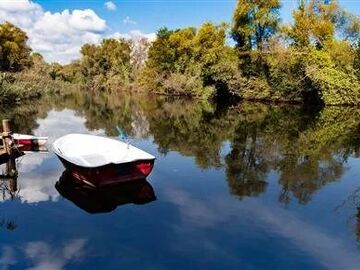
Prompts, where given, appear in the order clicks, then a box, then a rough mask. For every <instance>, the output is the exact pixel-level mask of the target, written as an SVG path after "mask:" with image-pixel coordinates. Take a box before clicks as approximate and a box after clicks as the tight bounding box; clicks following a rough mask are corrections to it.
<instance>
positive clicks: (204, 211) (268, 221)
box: [165, 190, 360, 269]
mask: <svg viewBox="0 0 360 270" xmlns="http://www.w3.org/2000/svg"><path fill="white" fill-rule="evenodd" d="M165 199H166V200H168V201H170V202H172V203H174V204H176V205H178V206H179V209H180V213H181V218H182V219H183V223H182V224H181V227H180V230H193V229H194V230H197V229H199V228H204V227H216V226H222V224H229V223H232V222H236V219H237V221H239V219H240V218H241V219H242V220H244V218H246V220H245V221H243V222H247V221H249V222H251V224H252V226H257V227H259V229H260V230H264V231H267V232H272V233H273V234H277V235H279V236H281V237H283V238H285V239H288V240H289V241H291V242H292V243H293V244H294V245H295V246H297V247H298V248H299V249H301V250H303V251H304V252H306V253H307V254H309V256H312V257H314V258H315V259H316V260H317V261H318V262H319V263H320V264H322V265H323V266H324V267H326V268H328V269H358V267H359V265H360V255H359V254H358V253H355V252H353V251H352V250H351V249H350V248H348V247H347V246H346V244H345V242H344V241H342V240H341V239H340V238H336V237H334V236H332V235H328V234H326V233H325V232H322V231H321V230H320V229H319V228H317V227H316V226H314V225H311V224H308V223H306V222H304V221H302V220H300V219H299V218H298V217H296V216H295V215H293V214H291V213H290V212H288V211H286V210H284V209H282V208H279V207H275V206H274V207H272V206H267V205H263V204H259V203H258V202H256V201H253V200H249V201H247V202H236V201H235V202H234V200H232V199H229V198H214V199H213V200H211V201H209V200H207V201H206V202H205V201H202V200H199V199H197V198H193V197H192V196H191V195H190V194H188V193H186V192H183V191H174V190H166V198H165ZM240 213H241V214H240ZM189 223H190V224H191V226H190V227H188V224H189ZM225 229H226V228H225ZM204 241H207V239H205V240H204ZM200 242H201V241H198V242H197V243H200ZM213 245H215V244H213ZM229 255H230V254H229Z"/></svg>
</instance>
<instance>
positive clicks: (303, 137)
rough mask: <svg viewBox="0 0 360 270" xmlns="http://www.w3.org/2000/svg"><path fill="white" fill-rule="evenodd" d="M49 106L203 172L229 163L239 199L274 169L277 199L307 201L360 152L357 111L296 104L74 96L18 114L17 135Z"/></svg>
mask: <svg viewBox="0 0 360 270" xmlns="http://www.w3.org/2000/svg"><path fill="white" fill-rule="evenodd" d="M34 107H35V109H34ZM51 108H56V109H64V108H69V109H72V110H74V111H76V112H77V113H78V114H79V115H81V116H84V117H85V119H86V123H85V124H86V127H87V128H89V129H90V130H95V129H104V130H105V132H106V133H107V134H108V135H111V136H116V135H118V134H117V132H118V131H117V129H116V127H117V126H118V127H120V128H121V129H122V130H124V131H125V132H126V133H127V134H128V135H130V136H132V137H138V138H148V137H150V136H152V137H153V139H154V142H155V143H156V144H157V145H158V147H159V151H160V152H161V153H165V154H166V153H167V152H169V151H177V152H179V153H181V154H182V155H185V156H191V157H194V159H195V161H196V163H197V165H198V166H199V167H200V168H202V169H207V168H221V167H223V166H225V168H226V175H227V178H228V183H229V188H230V190H231V192H232V193H234V194H237V195H238V196H240V197H244V196H255V195H259V194H261V193H262V192H264V191H265V189H266V186H267V182H266V181H267V180H266V178H267V176H268V173H269V172H270V171H276V172H278V173H279V184H280V185H281V187H282V191H281V193H280V195H279V199H280V201H282V202H284V203H289V202H290V200H291V197H294V198H296V199H297V200H298V201H299V202H301V203H307V202H309V201H310V200H311V196H312V194H314V193H315V192H316V191H317V190H319V189H321V188H322V187H323V186H324V185H326V184H327V183H329V182H332V181H335V180H337V179H339V178H340V177H341V175H342V173H343V172H344V164H345V163H346V160H347V158H348V157H349V156H359V153H360V150H359V149H360V147H359V145H360V110H359V109H356V108H325V109H323V110H322V111H321V112H318V113H310V114H309V113H304V112H303V111H302V109H301V107H296V106H280V105H279V106H274V105H273V106H269V105H264V104H255V103H241V104H239V105H237V106H235V107H231V108H229V107H227V108H225V109H224V110H220V109H219V107H216V105H213V104H210V103H208V102H201V101H191V100H186V99H172V100H168V99H163V98H155V97H148V96H146V97H144V96H143V95H142V96H141V95H137V94H131V95H130V94H124V95H120V94H112V93H108V94H107V93H97V94H96V95H84V94H81V93H73V94H72V95H69V96H64V97H58V98H53V97H52V98H48V97H45V98H43V99H42V100H41V101H39V104H38V105H36V106H19V107H18V108H16V109H14V110H13V114H12V115H13V116H12V118H13V119H15V123H14V130H15V129H16V131H18V130H21V131H22V132H26V133H30V132H31V131H32V129H34V128H35V127H36V119H37V118H38V117H44V115H45V116H46V113H47V111H48V110H49V109H51ZM34 110H39V111H38V112H36V113H35V112H34ZM0 115H1V114H0ZM27 131H29V132H27ZM227 141H230V143H231V151H230V153H227V155H226V157H225V160H223V157H222V156H221V149H222V146H223V145H224V142H227ZM224 163H225V164H224Z"/></svg>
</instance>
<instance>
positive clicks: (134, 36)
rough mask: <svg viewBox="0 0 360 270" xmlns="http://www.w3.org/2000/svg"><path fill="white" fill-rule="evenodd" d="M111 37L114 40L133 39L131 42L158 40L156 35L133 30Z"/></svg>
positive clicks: (114, 34)
mask: <svg viewBox="0 0 360 270" xmlns="http://www.w3.org/2000/svg"><path fill="white" fill-rule="evenodd" d="M109 37H112V38H125V39H131V40H135V41H136V40H139V39H141V38H146V39H148V40H149V41H150V42H152V41H154V40H155V39H156V33H148V34H145V33H143V32H141V31H140V30H132V31H130V32H128V33H120V32H115V33H113V34H111V35H110V36H109Z"/></svg>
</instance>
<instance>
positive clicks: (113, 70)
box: [0, 0, 360, 105]
mask: <svg viewBox="0 0 360 270" xmlns="http://www.w3.org/2000/svg"><path fill="white" fill-rule="evenodd" d="M280 7H281V2H280V1H278V0H271V1H262V0H256V1H250V0H238V1H237V5H236V7H235V10H234V14H233V20H232V24H231V27H229V26H228V25H226V24H219V25H215V24H213V23H210V22H206V23H204V24H203V25H201V26H200V27H199V28H194V27H186V28H183V29H177V30H169V29H167V28H162V29H160V30H159V31H158V33H157V38H156V40H155V41H153V42H151V43H150V42H149V41H147V40H146V39H141V38H137V39H133V40H125V39H121V38H120V39H114V38H109V39H104V40H103V41H102V42H101V44H98V45H96V44H85V45H83V47H82V49H81V54H82V56H81V58H80V59H79V60H77V61H74V62H73V63H71V64H67V65H60V64H56V63H54V64H47V63H45V62H44V60H43V59H42V57H41V56H40V55H38V54H32V55H31V49H30V48H29V47H28V46H27V45H26V41H27V37H26V34H25V33H24V32H23V31H21V30H20V29H19V28H17V27H16V26H14V25H12V24H10V23H4V24H1V25H0V57H1V59H0V70H1V71H5V72H11V73H14V72H17V71H21V73H24V74H21V75H19V74H15V75H11V76H9V75H4V76H5V77H7V78H10V79H4V78H3V79H1V86H0V87H1V88H0V91H1V94H0V96H1V98H0V100H1V99H2V100H3V101H4V100H5V98H4V96H7V100H13V99H14V98H15V99H16V98H22V97H24V98H25V97H30V96H36V95H37V94H38V93H37V91H39V92H41V90H39V89H40V88H43V87H44V85H43V84H44V83H45V82H49V83H45V86H46V89H49V90H50V91H55V92H58V90H57V89H58V87H59V86H60V85H61V84H62V83H64V84H67V85H71V86H72V87H66V88H65V87H63V89H72V88H74V87H75V88H82V89H83V90H84V91H94V92H99V91H100V92H101V91H108V92H113V93H118V92H119V91H124V90H128V91H145V93H155V94H160V95H168V96H187V97H193V98H199V99H211V98H214V97H216V98H217V99H221V98H225V97H229V96H230V97H231V96H232V97H236V98H241V99H247V100H262V101H277V102H294V103H302V104H305V105H308V104H317V105H319V104H320V105H359V101H360V20H359V18H358V17H357V16H355V15H353V14H351V13H349V12H348V11H346V10H344V9H343V8H342V7H341V6H340V5H339V4H338V2H337V1H335V0H333V1H321V0H309V1H300V4H299V6H298V8H296V9H295V10H294V11H293V22H292V23H291V24H287V25H284V24H281V23H280V15H279V9H280ZM230 38H232V39H233V41H231V40H230ZM234 42H235V44H234ZM34 71H35V72H34ZM35 77H37V78H35ZM14 78H15V79H14ZM22 80H23V81H22ZM31 82H34V84H35V86H34V85H30V84H31ZM50 83H52V84H54V85H53V86H52V85H50ZM13 84H14V85H16V84H17V85H18V86H17V87H16V86H13ZM21 87H25V88H26V89H27V90H29V91H30V90H31V92H32V93H26V94H25V92H24V93H21V91H22V90H20V88H21ZM26 89H25V90H24V91H26Z"/></svg>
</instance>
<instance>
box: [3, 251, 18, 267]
mask: <svg viewBox="0 0 360 270" xmlns="http://www.w3.org/2000/svg"><path fill="white" fill-rule="evenodd" d="M15 264H16V259H15V251H14V249H13V248H11V247H10V246H3V247H2V252H1V257H0V269H2V270H5V269H9V267H10V266H11V265H15Z"/></svg>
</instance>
